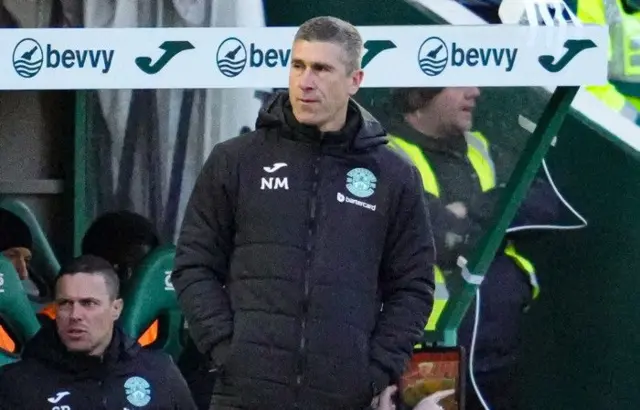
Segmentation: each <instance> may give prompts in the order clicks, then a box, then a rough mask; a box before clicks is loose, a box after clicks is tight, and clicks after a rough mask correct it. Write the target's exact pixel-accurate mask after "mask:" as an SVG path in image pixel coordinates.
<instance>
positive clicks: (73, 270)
mask: <svg viewBox="0 0 640 410" xmlns="http://www.w3.org/2000/svg"><path fill="white" fill-rule="evenodd" d="M78 273H88V274H90V275H100V276H102V278H103V279H104V283H105V284H106V285H107V292H108V293H109V297H110V298H111V300H115V299H117V298H118V295H119V293H120V280H119V279H118V275H117V274H116V271H115V270H114V269H113V266H111V264H110V263H109V262H107V261H106V260H104V259H103V258H101V257H99V256H95V255H82V256H78V257H77V258H74V259H73V260H71V261H70V262H69V263H67V264H66V265H64V266H63V267H62V268H61V269H60V273H59V274H58V276H57V277H56V281H55V285H54V289H57V287H58V282H59V281H60V279H62V278H63V277H64V276H71V275H75V274H78Z"/></svg>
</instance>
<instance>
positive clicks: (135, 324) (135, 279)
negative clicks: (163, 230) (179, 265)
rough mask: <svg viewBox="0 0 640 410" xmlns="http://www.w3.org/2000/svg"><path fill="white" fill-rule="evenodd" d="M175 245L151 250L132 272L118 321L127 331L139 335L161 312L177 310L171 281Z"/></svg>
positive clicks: (133, 335) (132, 334)
mask: <svg viewBox="0 0 640 410" xmlns="http://www.w3.org/2000/svg"><path fill="white" fill-rule="evenodd" d="M175 252H176V248H175V246H173V245H164V246H160V247H158V248H156V249H154V250H153V251H151V252H150V253H149V254H148V255H147V256H146V257H145V258H144V259H143V260H142V262H141V264H140V266H139V267H138V268H137V269H136V270H135V271H134V272H133V275H132V276H131V279H130V281H129V283H128V284H127V287H126V289H125V291H124V292H123V295H122V298H123V300H124V309H123V312H122V316H121V319H120V320H121V324H122V326H123V329H124V330H125V332H126V333H127V334H129V335H130V336H132V337H139V336H140V335H141V334H142V332H143V331H145V330H146V329H147V327H148V326H149V325H150V324H151V323H153V321H154V320H155V319H157V318H158V317H159V316H160V315H161V314H162V313H163V312H166V311H171V310H173V311H176V310H179V309H180V308H179V306H178V300H177V298H176V293H175V290H174V289H173V285H172V283H171V271H172V270H173V264H174V259H175Z"/></svg>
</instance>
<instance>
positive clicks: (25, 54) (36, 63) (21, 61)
mask: <svg viewBox="0 0 640 410" xmlns="http://www.w3.org/2000/svg"><path fill="white" fill-rule="evenodd" d="M43 60H44V53H43V52H42V47H40V44H39V43H38V42H37V41H35V40H34V39H32V38H25V39H23V40H22V41H20V42H19V43H18V44H17V45H16V47H15V48H14V49H13V68H14V69H15V70H16V73H18V75H19V76H20V77H23V78H32V77H35V76H36V74H38V73H39V72H40V69H42V63H43Z"/></svg>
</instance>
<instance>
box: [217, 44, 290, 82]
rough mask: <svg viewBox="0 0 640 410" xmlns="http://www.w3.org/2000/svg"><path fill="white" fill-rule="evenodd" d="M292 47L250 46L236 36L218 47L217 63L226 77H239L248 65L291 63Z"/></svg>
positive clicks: (267, 66)
mask: <svg viewBox="0 0 640 410" xmlns="http://www.w3.org/2000/svg"><path fill="white" fill-rule="evenodd" d="M290 57H291V49H290V48H288V49H284V48H261V47H259V46H258V45H256V43H249V47H247V46H245V44H244V43H243V42H242V41H241V40H240V39H238V38H236V37H229V38H227V39H225V40H224V41H223V42H222V43H220V46H219V47H218V52H217V53H216V63H217V65H218V70H220V72H221V73H222V75H224V76H225V77H237V76H238V75H240V74H241V73H242V72H243V71H244V70H245V68H247V65H248V66H249V68H262V67H264V68H275V67H286V66H287V65H289V59H290Z"/></svg>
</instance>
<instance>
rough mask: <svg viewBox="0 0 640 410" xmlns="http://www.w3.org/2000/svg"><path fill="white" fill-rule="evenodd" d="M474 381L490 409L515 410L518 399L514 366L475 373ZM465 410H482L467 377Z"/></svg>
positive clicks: (516, 376)
mask: <svg viewBox="0 0 640 410" xmlns="http://www.w3.org/2000/svg"><path fill="white" fill-rule="evenodd" d="M475 379H476V383H477V384H478V388H479V389H480V393H481V394H482V397H483V398H484V401H485V403H487V405H488V406H489V409H490V410H517V409H518V401H519V385H518V381H519V380H518V374H517V369H516V367H515V366H512V367H505V368H500V369H496V370H492V371H490V372H485V373H477V372H476V375H475ZM466 390H467V392H466V393H467V394H466V400H465V402H466V403H465V409H466V410H484V407H482V404H481V403H480V400H479V399H478V396H477V395H476V392H475V389H474V388H473V385H472V384H471V380H470V378H467V388H466Z"/></svg>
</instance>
